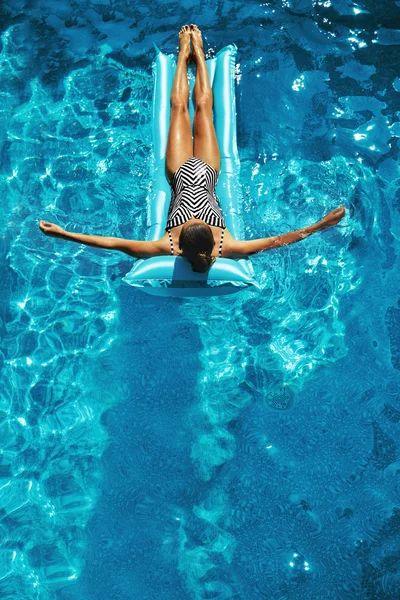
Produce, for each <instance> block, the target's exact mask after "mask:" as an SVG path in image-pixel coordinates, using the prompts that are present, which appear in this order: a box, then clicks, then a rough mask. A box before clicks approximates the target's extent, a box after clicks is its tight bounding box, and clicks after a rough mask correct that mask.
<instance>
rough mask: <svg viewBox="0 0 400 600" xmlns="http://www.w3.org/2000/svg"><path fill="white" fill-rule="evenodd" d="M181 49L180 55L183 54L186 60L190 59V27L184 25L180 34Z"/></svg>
mask: <svg viewBox="0 0 400 600" xmlns="http://www.w3.org/2000/svg"><path fill="white" fill-rule="evenodd" d="M179 40H180V48H179V54H182V56H184V58H185V59H186V60H189V57H190V28H189V25H182V27H181V30H180V32H179Z"/></svg>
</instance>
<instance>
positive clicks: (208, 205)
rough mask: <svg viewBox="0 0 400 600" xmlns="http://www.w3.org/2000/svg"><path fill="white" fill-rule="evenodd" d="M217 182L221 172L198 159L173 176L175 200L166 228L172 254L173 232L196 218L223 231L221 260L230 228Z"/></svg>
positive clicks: (172, 198)
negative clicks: (218, 195)
mask: <svg viewBox="0 0 400 600" xmlns="http://www.w3.org/2000/svg"><path fill="white" fill-rule="evenodd" d="M217 181H218V171H216V170H215V169H214V168H213V167H211V166H210V165H208V164H207V163H205V162H203V161H202V160H200V159H199V158H196V157H195V156H192V157H191V158H189V159H188V160H187V161H186V162H184V163H183V165H182V166H180V167H179V169H178V170H177V171H176V172H175V173H174V174H173V176H172V179H171V181H170V185H171V189H172V197H171V204H170V206H169V211H168V220H167V226H166V230H167V232H168V235H169V241H170V245H171V254H173V253H174V249H173V244H172V236H171V231H170V229H171V228H172V227H177V226H178V225H183V224H184V223H186V221H189V219H191V218H192V217H194V218H195V219H201V220H202V221H204V222H205V223H207V225H213V226H214V227H220V228H221V229H222V234H221V241H220V244H219V256H221V253H222V243H223V239H224V231H225V227H226V225H225V221H224V218H223V216H222V212H221V208H220V206H219V201H218V198H217V196H216V194H215V187H216V185H217Z"/></svg>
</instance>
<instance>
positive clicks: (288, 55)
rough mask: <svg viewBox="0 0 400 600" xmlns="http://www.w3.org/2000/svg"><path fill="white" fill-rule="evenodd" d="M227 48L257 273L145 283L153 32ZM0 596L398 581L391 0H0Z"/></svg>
mask: <svg viewBox="0 0 400 600" xmlns="http://www.w3.org/2000/svg"><path fill="white" fill-rule="evenodd" d="M193 20H196V22H197V23H198V24H199V25H200V27H201V28H202V29H203V30H204V34H205V47H206V50H207V52H208V55H209V56H212V55H214V54H215V52H217V51H218V50H219V49H220V48H221V47H223V46H224V45H226V44H228V43H231V42H235V43H236V44H237V46H238V48H239V54H238V68H237V111H238V115H237V120H238V144H239V153H240V158H241V181H242V184H243V222H244V229H245V233H246V237H247V238H255V237H264V236H266V235H273V234H277V233H282V232H286V231H289V230H293V229H296V228H299V227H302V226H305V225H308V224H311V223H314V222H316V221H318V220H319V219H321V218H322V216H323V215H324V214H326V213H327V212H329V211H330V210H332V209H334V208H336V207H337V206H339V205H341V204H344V205H345V206H346V209H347V214H346V217H345V218H344V219H343V221H342V222H341V223H340V226H338V227H336V228H333V229H330V230H327V231H325V232H323V233H321V234H316V235H315V236H312V237H311V238H309V239H307V240H305V241H304V242H302V243H300V244H296V245H293V246H290V247H287V248H284V249H281V250H279V251H274V252H270V253H265V254H260V255H258V256H257V257H254V259H253V264H254V268H255V272H256V276H257V279H258V281H259V282H260V284H261V291H260V292H257V293H254V292H250V291H247V292H243V293H240V294H237V295H235V296H231V297H220V298H211V299H196V298H194V299H187V300H183V299H177V298H171V299H161V298H160V299H159V298H154V297H150V296H147V295H145V294H142V293H140V292H139V291H137V290H136V289H133V288H129V287H128V286H126V285H124V284H123V283H121V278H122V276H123V275H124V274H125V273H126V272H127V271H128V270H129V268H130V266H131V261H130V260H128V258H127V257H126V256H124V255H118V254H117V253H115V254H113V253H107V252H106V251H103V250H94V249H89V248H84V247H82V246H80V245H76V244H72V243H71V244H70V243H67V242H61V241H60V240H56V239H52V238H46V237H44V236H43V235H42V234H41V232H40V231H39V229H38V220H39V219H41V218H42V219H46V220H50V221H53V222H57V223H59V224H60V225H62V226H63V227H65V228H66V229H71V230H74V231H79V232H87V233H94V234H104V235H114V236H122V237H131V238H137V239H141V238H144V237H145V235H146V226H147V225H146V198H147V195H148V191H149V186H150V168H151V98H152V75H151V61H152V58H153V49H152V43H153V42H156V43H157V45H158V46H160V47H161V48H162V49H163V50H164V51H165V52H176V49H177V31H178V29H179V27H180V25H181V24H183V23H186V22H189V23H190V22H192V21H193ZM0 30H1V45H0V95H1V104H0V113H1V118H0V141H1V146H0V148H1V154H0V156H1V159H0V192H1V196H2V199H3V202H2V208H1V211H2V213H1V217H2V218H1V220H0V228H1V237H0V242H1V251H2V258H3V260H2V263H1V265H2V266H1V268H2V272H1V278H0V285H1V290H2V294H1V320H0V325H1V354H0V360H1V366H2V378H1V381H2V393H1V399H0V403H1V405H0V449H1V456H0V460H1V463H0V477H1V480H0V519H1V520H0V540H1V547H0V597H1V598H2V600H33V599H35V600H53V599H57V600H112V599H118V600H155V599H157V600H160V599H161V600H181V599H182V600H183V599H195V600H203V599H211V598H212V599H219V600H222V599H230V598H235V599H237V600H253V599H254V600H255V599H261V598H268V599H270V600H281V599H282V600H283V599H285V600H286V599H290V600H295V599H296V600H314V599H315V600H317V599H318V600H319V599H321V600H322V599H332V600H339V599H342V598H343V599H346V600H347V599H348V600H353V599H368V600H396V599H398V598H399V597H400V552H399V544H400V475H399V472H400V462H399V459H398V454H399V450H400V448H399V433H400V393H399V381H400V372H399V371H400V305H399V286H398V263H399V252H398V250H399V234H400V227H399V221H400V219H399V207H400V192H399V183H400V169H399V163H398V155H399V137H400V100H399V98H400V78H399V75H400V74H399V71H398V56H399V47H398V46H399V44H400V3H399V2H389V0H386V1H383V2H374V3H373V2H372V1H371V0H369V1H367V0H366V1H365V2H364V3H363V4H360V3H358V4H354V3H352V2H350V0H335V2H333V1H332V2H331V1H330V0H328V1H326V2H313V3H312V2H310V1H308V0H291V1H289V0H288V1H287V0H284V1H282V2H266V3H254V2H236V1H235V0H202V1H201V2H200V4H199V3H198V2H192V1H191V0H187V1H185V2H183V3H181V4H180V3H177V2H168V1H164V2H157V1H156V0H154V1H153V2H144V1H143V0H139V1H138V2H135V3H133V2H128V1H127V0H121V1H119V0H113V1H112V2H111V0H99V2H89V1H87V2H85V1H82V2H79V3H78V2H73V1H72V0H62V1H59V2H50V0H34V1H33V2H30V3H28V4H27V3H25V2H23V1H22V0H3V3H2V5H1V7H0Z"/></svg>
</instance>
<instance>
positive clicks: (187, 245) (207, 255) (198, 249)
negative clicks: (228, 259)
mask: <svg viewBox="0 0 400 600" xmlns="http://www.w3.org/2000/svg"><path fill="white" fill-rule="evenodd" d="M179 248H180V249H181V250H182V256H184V257H185V258H186V259H187V260H188V261H189V262H190V264H191V265H192V269H193V271H197V272H199V273H206V272H207V271H208V270H209V268H210V267H211V265H212V264H213V262H214V258H213V257H212V256H211V253H212V251H213V248H214V236H213V233H212V231H211V227H209V225H207V224H206V223H204V225H203V224H202V223H193V225H188V226H187V227H185V228H182V230H181V234H180V236H179Z"/></svg>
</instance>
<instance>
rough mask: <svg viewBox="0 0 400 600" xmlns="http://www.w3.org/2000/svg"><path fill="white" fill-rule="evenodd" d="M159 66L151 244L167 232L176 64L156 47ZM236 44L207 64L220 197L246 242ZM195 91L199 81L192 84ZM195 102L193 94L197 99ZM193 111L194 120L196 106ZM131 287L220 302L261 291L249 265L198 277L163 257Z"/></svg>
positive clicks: (136, 275)
mask: <svg viewBox="0 0 400 600" xmlns="http://www.w3.org/2000/svg"><path fill="white" fill-rule="evenodd" d="M156 52H157V54H156V58H155V60H154V62H153V75H154V95H153V144H154V161H153V168H152V177H151V179H152V188H151V191H150V194H149V202H148V207H149V212H148V224H149V232H148V235H147V239H148V240H157V239H160V238H161V237H162V236H163V235H164V232H165V226H166V222H167V216H168V209H169V205H170V200H171V190H170V186H169V183H168V181H167V178H166V172H165V152H166V147H167V138H168V128H169V118H170V94H171V88H172V82H173V78H174V72H175V67H176V63H175V59H174V57H173V56H171V55H170V56H167V55H165V54H163V53H162V52H160V50H159V49H158V48H157V47H156ZM236 52H237V48H236V46H235V45H234V44H232V45H230V46H226V47H225V48H223V49H222V50H221V51H220V52H218V54H217V55H216V56H215V57H214V58H211V59H208V60H207V61H206V63H207V68H208V73H209V77H210V82H211V85H212V88H213V94H214V125H215V130H216V134H217V139H218V144H219V147H220V151H221V168H220V174H219V179H218V184H217V189H216V193H217V196H218V198H219V201H220V205H221V209H222V214H223V215H224V219H225V223H226V226H227V229H228V231H230V233H231V234H232V235H233V236H234V237H235V238H237V239H240V238H241V237H242V235H241V234H242V224H241V219H240V204H241V188H240V183H239V169H240V163H239V156H238V151H237V143H236V103H235V79H234V74H235V56H236ZM189 83H190V86H191V89H193V78H190V79H189ZM191 97H192V94H191ZM189 111H190V112H191V113H192V114H193V102H192V101H191V103H190V106H189ZM123 281H125V283H127V284H129V285H132V286H134V287H137V288H140V289H141V290H143V291H144V292H147V293H149V294H154V295H157V296H218V295H223V294H230V293H232V292H236V291H239V290H242V289H244V288H249V287H253V288H254V287H256V288H258V284H257V282H256V281H255V279H254V276H253V268H252V264H251V262H250V260H248V259H238V260H236V259H235V260H234V259H230V258H217V259H216V261H215V262H214V264H213V265H212V267H211V268H210V270H209V271H208V272H207V273H196V272H194V271H192V268H191V266H190V264H189V263H188V261H187V260H185V259H184V258H182V257H181V256H157V257H153V258H146V259H140V260H138V261H137V262H136V263H135V265H134V266H133V268H132V269H131V271H130V272H129V273H127V274H126V275H125V277H124V278H123Z"/></svg>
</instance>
